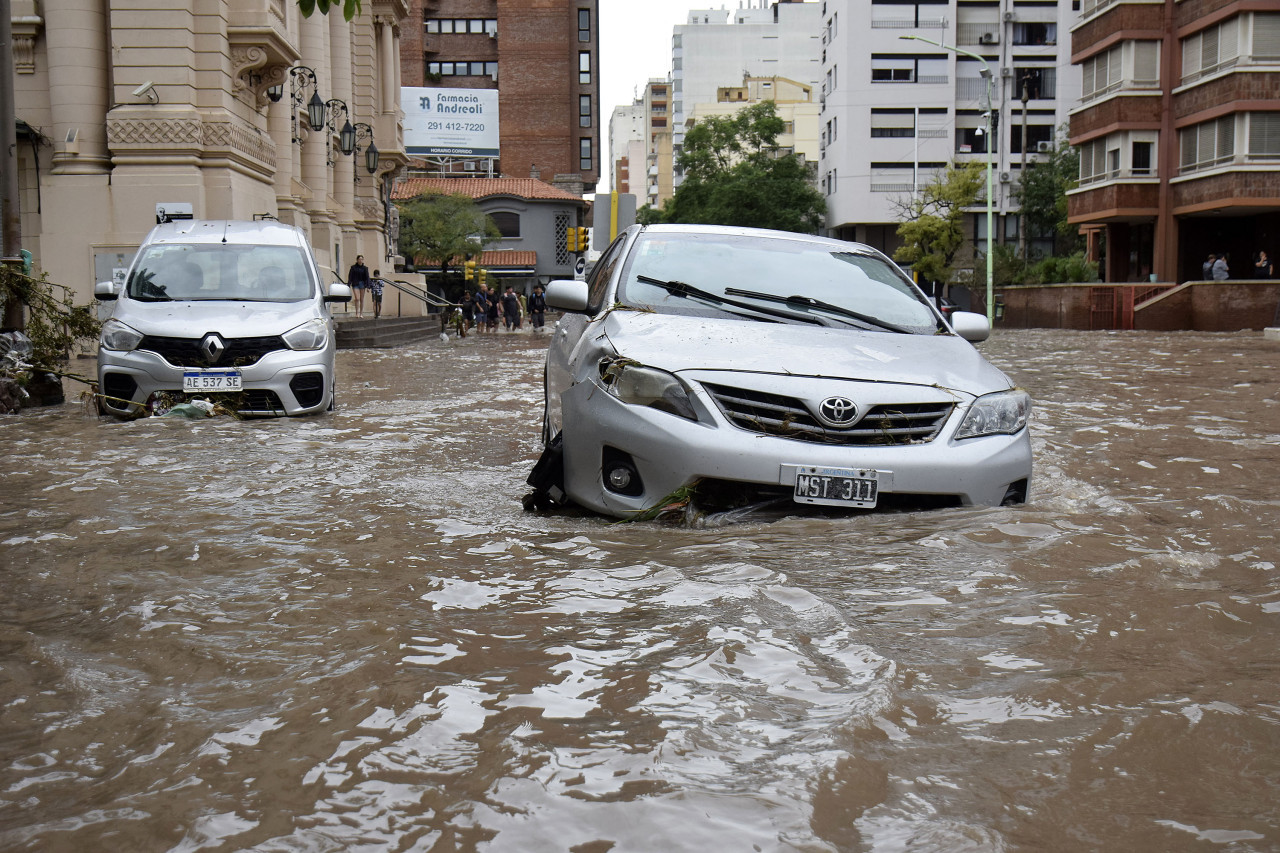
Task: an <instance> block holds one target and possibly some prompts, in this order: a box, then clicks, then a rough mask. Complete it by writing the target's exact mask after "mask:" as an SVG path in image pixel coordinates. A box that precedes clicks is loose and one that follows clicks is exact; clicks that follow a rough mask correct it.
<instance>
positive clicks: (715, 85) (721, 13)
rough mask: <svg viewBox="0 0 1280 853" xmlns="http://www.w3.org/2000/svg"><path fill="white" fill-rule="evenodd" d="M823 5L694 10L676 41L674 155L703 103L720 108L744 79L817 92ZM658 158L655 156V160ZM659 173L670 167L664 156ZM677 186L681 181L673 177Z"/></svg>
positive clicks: (766, 1)
mask: <svg viewBox="0 0 1280 853" xmlns="http://www.w3.org/2000/svg"><path fill="white" fill-rule="evenodd" d="M820 13H821V6H820V3H818V2H804V1H803V0H776V2H770V0H748V1H747V3H746V5H740V8H738V9H734V10H731V11H730V10H726V9H725V8H723V7H721V8H720V9H694V10H692V11H690V12H689V15H688V19H687V23H685V24H679V25H677V26H676V27H675V28H674V31H673V34H672V38H671V101H670V114H671V122H670V128H671V154H670V155H663V156H670V157H675V156H678V155H679V152H680V148H681V146H682V145H683V144H684V134H685V130H686V129H687V126H688V122H689V120H690V119H691V118H692V116H693V111H694V107H695V106H696V105H698V104H714V103H717V92H718V90H719V89H721V88H722V87H725V86H737V85H741V81H742V80H743V78H744V76H746V77H761V78H772V77H779V78H786V79H788V80H793V81H795V82H796V83H798V84H800V85H803V86H811V87H813V88H814V89H815V90H816V89H817V87H818V82H819V80H820V79H821V73H822V69H821V46H820V44H819V40H820V33H821V16H820ZM657 156H658V155H656V154H655V157H657ZM658 166H659V171H660V172H661V171H663V170H664V169H665V168H667V166H666V164H665V163H663V162H662V161H661V158H660V157H659V162H658ZM673 182H674V184H675V185H676V186H678V185H679V183H680V176H679V175H678V174H676V175H674V178H673Z"/></svg>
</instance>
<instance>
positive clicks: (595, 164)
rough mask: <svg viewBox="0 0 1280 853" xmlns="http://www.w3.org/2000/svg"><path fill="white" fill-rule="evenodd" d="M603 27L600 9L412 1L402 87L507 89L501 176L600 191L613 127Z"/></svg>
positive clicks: (557, 2)
mask: <svg viewBox="0 0 1280 853" xmlns="http://www.w3.org/2000/svg"><path fill="white" fill-rule="evenodd" d="M598 27H599V12H598V3H597V2H596V0H540V2H536V3H531V2H527V0H409V23H407V24H406V27H405V32H404V34H403V36H402V40H401V46H400V72H401V78H402V80H403V84H404V85H405V86H428V87H430V86H440V87H445V88H459V89H497V90H498V121H499V157H498V164H497V169H496V170H495V174H500V175H503V176H506V177H511V178H527V177H530V176H531V175H539V176H541V178H542V179H543V180H547V181H549V182H551V183H553V184H555V185H556V186H559V187H562V188H563V189H565V190H567V191H569V192H575V193H578V194H582V193H588V192H592V191H594V190H595V186H596V182H597V181H598V180H599V179H600V175H601V162H602V159H603V157H604V152H603V151H602V150H601V147H600V145H601V126H602V125H603V124H604V123H605V121H606V117H604V116H602V115H601V114H600V64H599V47H598V45H599V38H598ZM463 165H465V164H463ZM463 165H458V166H454V165H449V166H443V167H438V168H441V169H442V170H445V171H447V170H451V169H454V168H457V169H459V170H461V169H462V168H463ZM471 168H472V169H474V168H475V166H474V164H472V166H471Z"/></svg>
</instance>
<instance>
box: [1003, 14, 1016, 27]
mask: <svg viewBox="0 0 1280 853" xmlns="http://www.w3.org/2000/svg"><path fill="white" fill-rule="evenodd" d="M1016 20H1018V16H1017V15H1015V14H1013V13H1012V12H1005V13H1004V22H1005V23H1006V24H1008V23H1010V22H1012V21H1016Z"/></svg>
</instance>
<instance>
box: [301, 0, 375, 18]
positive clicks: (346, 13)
mask: <svg viewBox="0 0 1280 853" xmlns="http://www.w3.org/2000/svg"><path fill="white" fill-rule="evenodd" d="M360 4H361V0H298V10H299V11H301V12H302V17H304V18H310V17H311V13H312V12H314V11H316V9H319V10H320V14H321V15H327V14H329V9H330V8H333V9H337V8H339V7H341V8H342V17H344V18H346V19H347V20H348V21H351V20H354V19H355V17H356V15H359V14H360Z"/></svg>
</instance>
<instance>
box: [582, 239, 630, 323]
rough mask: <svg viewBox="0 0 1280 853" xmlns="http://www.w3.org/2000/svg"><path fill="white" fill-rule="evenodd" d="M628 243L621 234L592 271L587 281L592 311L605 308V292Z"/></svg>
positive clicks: (588, 300)
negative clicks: (624, 246)
mask: <svg viewBox="0 0 1280 853" xmlns="http://www.w3.org/2000/svg"><path fill="white" fill-rule="evenodd" d="M626 242H627V235H626V234H619V235H618V237H617V239H615V240H614V241H613V243H612V244H610V246H609V248H608V249H606V250H605V252H604V255H602V256H601V257H600V260H599V261H597V262H596V266H595V269H593V270H592V271H591V277H590V278H589V279H587V305H588V306H590V308H591V310H592V311H599V310H600V309H601V308H602V307H604V306H603V303H604V294H605V291H607V290H608V289H609V282H610V281H611V280H612V279H613V272H614V270H616V269H617V268H618V262H619V261H621V260H622V248H623V245H624V244H625V243H626Z"/></svg>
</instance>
